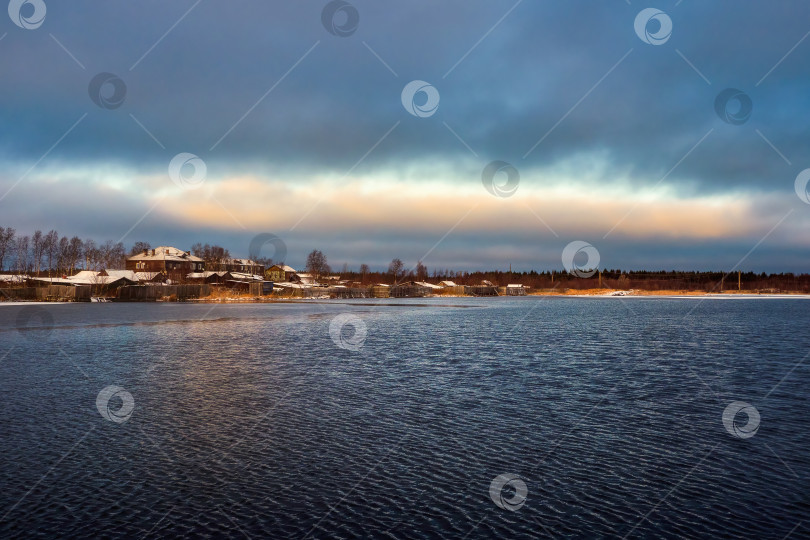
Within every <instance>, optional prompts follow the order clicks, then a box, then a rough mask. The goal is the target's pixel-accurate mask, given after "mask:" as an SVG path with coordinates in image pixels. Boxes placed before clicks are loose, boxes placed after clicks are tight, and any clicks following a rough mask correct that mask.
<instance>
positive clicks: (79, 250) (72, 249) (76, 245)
mask: <svg viewBox="0 0 810 540" xmlns="http://www.w3.org/2000/svg"><path fill="white" fill-rule="evenodd" d="M67 254H68V259H67V263H68V265H67V268H70V273H71V274H72V273H73V272H75V271H76V268H78V266H79V261H80V260H81V259H82V256H83V255H84V242H82V239H81V238H79V237H78V236H74V237H73V238H71V239H70V243H69V244H68V251H67Z"/></svg>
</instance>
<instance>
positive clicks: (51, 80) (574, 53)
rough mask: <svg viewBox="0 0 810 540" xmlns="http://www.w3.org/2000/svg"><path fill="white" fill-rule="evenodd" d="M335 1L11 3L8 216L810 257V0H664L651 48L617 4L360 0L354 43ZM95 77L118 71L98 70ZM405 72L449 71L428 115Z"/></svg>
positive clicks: (708, 261) (650, 258)
mask: <svg viewBox="0 0 810 540" xmlns="http://www.w3.org/2000/svg"><path fill="white" fill-rule="evenodd" d="M326 4H327V2H295V3H291V2H258V1H235V2H228V3H213V2H200V3H195V2H193V1H187V2H172V3H169V4H167V3H165V2H157V1H155V2H140V3H138V4H137V5H133V4H130V3H126V2H100V1H87V2H83V1H79V2H74V3H71V4H70V5H63V4H60V3H56V2H49V3H48V4H47V9H48V11H47V16H46V18H45V20H44V22H43V24H42V26H40V27H39V28H37V29H34V30H25V29H23V28H19V27H18V26H16V25H15V24H14V23H13V22H12V21H11V20H10V19H9V20H7V22H5V23H3V28H2V29H0V33H2V32H5V33H6V36H5V38H3V39H2V40H0V49H4V50H5V54H3V55H0V69H2V72H3V73H4V81H3V83H2V85H0V88H2V90H1V91H2V95H0V121H2V123H3V125H4V126H6V129H5V130H3V132H2V134H1V135H0V197H3V198H2V199H0V216H2V221H3V222H4V223H3V224H5V225H11V226H15V227H17V228H18V229H20V230H26V229H33V228H35V227H41V228H51V227H59V228H60V230H64V231H65V232H72V231H75V232H76V233H78V234H82V235H86V236H93V237H96V238H98V239H105V238H106V237H108V236H110V237H112V236H115V238H111V239H113V240H115V239H117V238H118V237H119V236H123V235H124V234H125V233H127V231H128V230H129V229H130V228H131V227H132V225H133V224H135V223H136V222H138V220H140V219H141V218H143V219H142V220H141V221H140V222H139V223H138V225H137V226H136V227H135V229H134V230H132V231H131V232H130V233H129V234H128V235H127V239H126V240H125V242H126V241H127V240H129V241H134V240H136V239H147V240H149V241H151V242H152V243H155V244H157V243H160V244H163V243H170V242H171V243H175V244H178V245H179V246H180V247H187V246H188V245H190V244H191V243H193V242H194V241H197V240H203V241H205V240H209V239H210V240H211V241H219V242H223V243H227V242H230V243H233V245H231V246H229V247H231V251H232V252H234V253H239V251H240V250H239V245H241V244H245V245H247V243H248V242H249V238H250V237H251V235H253V234H257V233H259V232H263V231H268V232H273V233H275V234H278V235H279V236H281V237H282V238H285V240H286V241H287V243H288V244H289V246H290V257H291V258H292V260H291V261H290V262H292V263H297V264H300V262H301V261H303V259H304V257H305V254H306V251H308V250H309V249H312V248H315V247H318V248H320V249H323V250H324V251H325V252H326V253H327V255H329V256H330V259H333V260H336V262H337V261H340V262H342V261H347V262H351V263H353V264H359V263H360V262H367V263H371V264H376V265H380V266H382V265H384V264H385V263H386V262H387V261H388V260H390V259H391V258H392V257H395V256H399V257H402V258H403V259H407V258H414V259H417V258H419V257H421V256H423V255H424V254H425V253H427V252H429V255H428V256H427V261H428V262H430V261H431V260H433V261H434V264H435V265H436V266H441V267H445V266H450V267H459V268H467V269H472V268H494V267H503V266H504V265H508V264H509V263H512V264H513V266H517V267H523V268H524V269H528V268H531V267H535V268H549V267H554V268H557V267H559V266H560V262H559V253H560V251H561V250H562V247H564V245H565V244H566V243H567V242H568V241H570V240H573V239H584V240H587V241H589V242H591V243H593V244H594V245H596V246H597V247H598V248H599V249H600V252H601V253H602V261H603V264H604V265H606V266H608V267H619V266H621V267H634V268H670V267H673V268H675V267H677V268H716V269H723V268H730V267H732V266H733V265H734V264H736V263H737V262H738V261H739V260H740V258H742V257H743V256H745V254H746V253H747V252H748V251H749V250H750V249H751V248H752V247H754V246H755V245H756V244H757V243H758V242H760V240H762V239H763V238H765V240H764V241H762V243H761V244H759V246H758V247H757V249H756V250H755V251H754V252H752V253H751V255H749V256H748V257H747V258H746V260H745V261H744V264H743V268H753V269H757V270H759V269H765V270H783V269H785V270H793V271H801V270H804V269H806V266H807V263H808V262H810V257H808V252H807V247H808V246H807V241H806V239H805V237H806V235H802V234H801V233H802V231H806V230H807V224H808V220H809V218H808V214H810V206H808V205H806V204H803V203H802V202H801V201H800V200H799V199H798V198H797V197H796V194H795V192H794V189H793V180H794V178H795V177H796V175H797V174H798V173H799V172H800V171H801V170H803V169H805V168H807V167H810V165H809V164H810V156H808V155H807V154H808V149H807V144H806V141H807V140H808V124H807V122H806V120H805V118H806V116H807V112H808V111H810V92H808V77H807V74H806V69H805V66H806V65H807V63H808V60H810V40H808V41H803V39H804V38H805V37H807V34H806V32H807V29H806V28H805V27H804V21H806V20H807V18H808V17H807V15H810V6H807V5H806V3H804V2H800V1H795V2H785V3H779V4H777V5H764V4H762V3H761V2H736V3H734V4H733V5H731V4H720V3H717V4H712V5H704V4H696V3H689V2H684V3H678V4H677V5H676V3H675V2H663V3H662V5H660V6H658V7H660V8H661V9H662V10H663V11H664V12H665V14H666V16H667V17H669V18H670V20H671V22H672V28H673V30H672V34H671V36H670V37H669V39H668V40H667V41H666V43H663V44H662V45H658V46H656V45H650V44H648V43H645V42H644V41H642V40H641V39H639V36H637V35H636V32H635V30H634V27H633V23H634V20H635V18H636V15H637V14H638V12H639V11H640V10H641V7H640V6H629V5H627V4H625V3H622V2H604V3H599V4H594V3H589V2H584V1H583V2H565V3H558V2H529V1H524V2H517V3H515V4H513V3H510V4H498V3H489V2H480V3H478V2H473V3H470V2H462V1H455V2H453V1H448V2H428V1H417V2H409V3H407V4H395V3H394V4H390V5H389V4H381V3H379V2H371V1H359V0H358V1H355V2H352V4H353V6H354V8H356V11H357V14H358V15H359V23H358V25H357V29H356V31H354V32H353V33H351V35H348V36H346V37H339V36H336V35H333V34H331V33H330V32H328V31H327V29H326V28H325V26H324V24H323V21H322V10H323V9H324V6H325V5H326ZM338 16H340V13H338ZM335 20H336V24H338V25H341V24H343V23H344V22H346V20H345V19H342V18H340V17H338V18H337V19H335ZM650 24H651V26H649V27H648V28H649V29H651V30H652V31H655V29H656V28H655V24H656V23H655V22H651V23H650ZM99 73H109V74H112V75H114V76H115V77H116V79H115V81H120V83H118V82H115V81H113V82H112V83H110V84H106V85H102V86H101V87H98V85H96V86H95V87H92V85H91V84H90V83H91V80H92V79H93V78H94V77H96V76H97V74H99ZM108 80H109V79H108ZM413 80H421V81H426V82H427V83H429V84H430V85H432V86H433V88H435V93H436V96H437V97H438V98H439V100H438V107H437V108H436V110H435V111H433V110H432V109H431V111H430V112H431V114H424V115H422V117H420V116H415V115H413V114H409V112H408V111H406V109H405V107H403V103H402V96H401V93H402V90H403V88H404V87H405V86H406V85H407V84H408V83H409V82H411V81H413ZM113 83H114V84H113ZM116 84H117V85H118V86H116ZM121 85H125V88H126V90H125V95H122V94H121V92H122V90H121V88H123V86H121ZM89 86H91V88H89ZM726 88H737V89H739V90H741V92H743V93H744V94H745V95H747V96H748V97H750V100H751V103H752V105H753V107H752V112H751V115H750V118H747V119H746V121H745V122H744V123H742V124H740V125H734V124H730V123H726V122H724V121H723V120H722V119H721V118H720V116H719V115H718V114H717V113H716V111H715V100H716V97H717V96H718V94H720V93H721V92H722V91H723V90H725V89H726ZM116 90H118V95H116V94H115V91H116ZM122 96H123V101H121V99H120V98H122ZM424 98H425V96H424V95H423V94H419V95H417V96H416V98H415V99H416V100H417V101H416V104H417V106H421V105H422V102H420V101H419V100H420V99H424ZM119 102H120V106H119ZM99 104H101V106H99ZM736 106H737V103H736V102H730V103H729V104H728V108H727V109H726V110H728V111H729V112H730V113H732V114H733V113H734V107H736ZM77 122H78V124H77ZM71 127H72V129H71ZM68 131H69V132H68ZM66 133H67V134H66ZM180 152H190V153H193V154H195V155H197V156H199V157H200V158H201V159H202V160H203V161H204V162H205V164H206V168H207V177H206V180H205V182H204V185H203V186H202V187H200V188H199V189H196V190H184V189H182V188H181V187H178V186H177V185H176V184H175V183H173V182H172V181H171V179H170V178H169V175H168V174H167V170H168V166H169V162H170V161H171V159H172V158H173V157H174V156H175V155H176V154H178V153H180ZM43 156H44V157H43ZM493 160H503V161H505V162H508V163H511V164H512V165H513V166H514V167H515V168H516V169H517V170H518V171H520V186H519V188H518V191H517V193H516V194H515V195H514V196H512V197H509V198H506V199H500V198H497V197H493V196H492V195H491V194H490V193H488V192H487V191H486V190H485V189H484V187H483V186H482V184H481V171H482V170H483V168H484V167H485V166H486V165H487V164H488V163H489V162H491V161H493ZM32 166H33V168H32ZM21 178H22V180H20V179H21ZM3 194H6V195H3ZM150 209H151V210H150ZM147 211H149V212H148V214H147V215H146V217H143V216H144V214H146V213H147ZM462 218H463V219H462ZM459 220H461V221H459ZM774 226H777V227H776V229H774V230H772V228H773V227H774ZM451 229H452V231H451ZM111 231H114V232H111ZM119 231H120V232H119ZM448 231H450V232H449V234H448ZM606 234H607V236H605V235H606ZM445 235H446V236H445ZM442 239H443V240H442ZM440 240H441V241H440ZM437 242H438V244H437ZM434 244H436V245H435V247H434ZM296 258H297V259H298V260H296ZM414 262H415V260H414Z"/></svg>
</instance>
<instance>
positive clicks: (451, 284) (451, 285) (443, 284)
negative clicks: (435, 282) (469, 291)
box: [439, 281, 458, 287]
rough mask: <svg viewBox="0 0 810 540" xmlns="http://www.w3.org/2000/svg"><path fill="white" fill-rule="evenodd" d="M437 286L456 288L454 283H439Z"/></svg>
mask: <svg viewBox="0 0 810 540" xmlns="http://www.w3.org/2000/svg"><path fill="white" fill-rule="evenodd" d="M439 285H441V286H442V287H458V285H456V283H455V282H454V281H440V282H439Z"/></svg>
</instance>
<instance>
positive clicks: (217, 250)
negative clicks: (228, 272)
mask: <svg viewBox="0 0 810 540" xmlns="http://www.w3.org/2000/svg"><path fill="white" fill-rule="evenodd" d="M191 254H192V255H194V256H195V257H199V258H201V259H202V260H204V261H205V268H206V270H222V265H223V264H224V263H225V261H227V260H228V259H230V258H231V253H230V252H229V251H228V250H227V249H225V248H224V247H222V246H218V245H216V244H214V245H213V246H212V245H209V244H205V245H202V244H200V243H199V242H197V243H196V244H194V245H193V246H191Z"/></svg>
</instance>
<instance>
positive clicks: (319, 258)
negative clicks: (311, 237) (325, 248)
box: [306, 249, 332, 279]
mask: <svg viewBox="0 0 810 540" xmlns="http://www.w3.org/2000/svg"><path fill="white" fill-rule="evenodd" d="M306 268H307V272H309V273H310V274H312V275H313V276H314V277H315V279H318V278H319V277H320V276H322V275H325V274H328V273H329V272H331V271H332V269H331V268H329V264H328V263H327V262H326V255H324V254H323V253H322V252H321V251H320V250H317V249H313V250H312V252H311V253H310V254H309V255H307V266H306Z"/></svg>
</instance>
